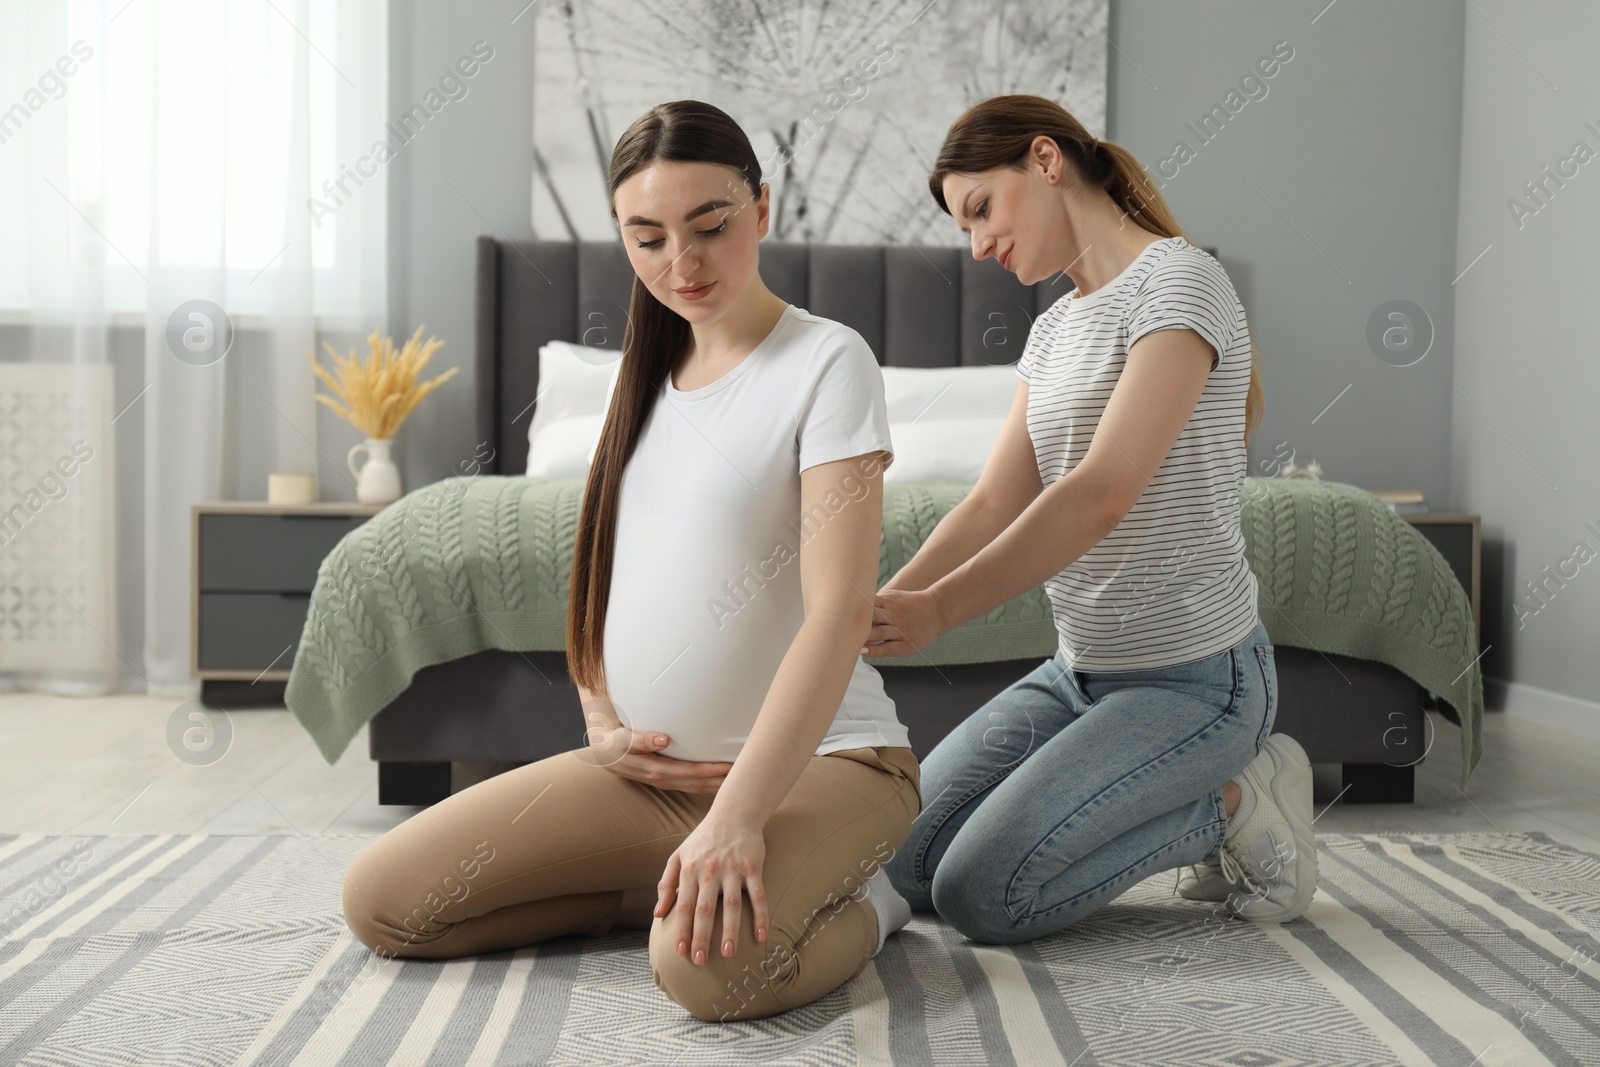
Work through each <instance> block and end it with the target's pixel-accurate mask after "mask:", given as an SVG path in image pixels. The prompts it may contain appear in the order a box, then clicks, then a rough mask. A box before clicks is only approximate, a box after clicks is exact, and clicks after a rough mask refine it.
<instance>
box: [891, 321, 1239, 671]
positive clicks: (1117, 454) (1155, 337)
mask: <svg viewBox="0 0 1600 1067" xmlns="http://www.w3.org/2000/svg"><path fill="white" fill-rule="evenodd" d="M1214 358H1216V351H1215V349H1213V348H1212V347H1211V345H1209V344H1208V343H1207V342H1206V341H1205V340H1204V339H1202V338H1201V336H1200V335H1199V334H1198V333H1196V332H1195V331H1194V330H1190V329H1163V330H1157V331H1155V332H1152V333H1149V334H1146V335H1145V336H1143V337H1141V338H1140V339H1139V340H1138V341H1136V342H1135V343H1134V344H1133V346H1132V347H1131V348H1130V349H1129V352H1128V359H1127V363H1126V365H1125V366H1124V367H1123V370H1122V373H1121V375H1120V376H1119V377H1118V379H1117V385H1116V387H1115V388H1114V389H1113V390H1112V392H1111V398H1110V399H1109V400H1108V401H1107V402H1106V407H1105V411H1104V412H1103V413H1102V414H1101V416H1100V422H1099V425H1098V426H1097V427H1096V428H1095V434H1094V439H1093V440H1092V441H1091V442H1090V443H1089V450H1088V452H1087V453H1086V454H1085V455H1084V457H1083V460H1082V461H1081V462H1079V463H1078V465H1077V466H1076V467H1074V468H1073V469H1072V470H1070V471H1068V472H1067V473H1066V475H1064V476H1063V477H1061V478H1059V479H1057V481H1056V482H1055V483H1054V484H1052V485H1051V486H1050V488H1048V489H1046V490H1044V491H1043V492H1042V493H1040V494H1038V496H1036V497H1035V498H1034V499H1033V501H1032V502H1031V503H1029V504H1028V505H1027V507H1026V508H1025V509H1023V511H1022V513H1021V515H1020V516H1018V517H1017V518H1016V520H1015V521H1013V522H1011V523H1010V525H1009V526H1007V527H1006V529H1005V530H1004V531H1003V532H1001V533H1000V534H999V535H998V536H996V537H995V538H994V539H993V540H992V541H990V542H989V544H988V545H986V546H985V547H984V548H982V549H981V550H979V551H978V552H977V553H976V554H975V555H974V556H972V558H971V559H969V560H967V561H966V562H965V563H963V564H961V565H960V566H958V567H956V568H955V569H953V570H952V571H950V572H949V573H948V574H946V575H944V576H943V577H941V578H940V579H939V580H938V581H936V582H934V583H933V584H932V585H930V586H929V587H928V588H927V589H926V590H923V591H922V592H919V593H905V592H901V593H895V592H887V591H886V592H884V593H881V594H880V595H879V597H878V600H877V601H876V610H875V611H874V614H873V627H872V632H871V635H870V637H869V638H868V641H869V644H868V653H867V654H868V655H869V656H905V655H910V654H911V653H912V652H914V651H918V650H920V649H923V648H926V647H927V646H928V645H929V644H931V643H932V642H933V640H934V639H935V638H937V637H938V636H939V635H940V634H942V633H944V632H946V631H948V630H952V629H954V628H955V627H957V626H960V625H961V624H962V623H964V622H967V621H968V620H969V619H974V618H977V617H978V616H979V615H983V614H985V613H987V612H990V611H993V610H994V609H995V608H997V607H999V606H1000V605H1001V604H1004V603H1006V602H1008V601H1010V600H1012V599H1014V598H1016V597H1018V596H1020V595H1022V594H1023V593H1025V592H1027V591H1028V590H1030V589H1032V588H1034V587H1035V586H1037V585H1039V584H1040V583H1042V582H1044V581H1045V580H1046V579H1048V578H1050V577H1052V576H1054V575H1056V574H1058V573H1059V572H1060V571H1061V569H1062V568H1064V567H1066V566H1067V565H1068V564H1070V563H1071V562H1072V561H1073V560H1075V559H1077V558H1078V557H1079V556H1081V555H1083V554H1084V553H1085V552H1087V551H1089V549H1091V548H1093V547H1094V546H1095V545H1096V544H1098V543H1099V542H1100V540H1101V539H1102V538H1104V537H1105V536H1106V534H1108V533H1110V532H1111V531H1112V530H1114V529H1116V527H1117V524H1118V523H1120V522H1121V521H1122V517H1123V516H1124V515H1126V514H1127V513H1128V510H1129V509H1130V508H1132V507H1133V505H1134V504H1135V503H1137V502H1138V500H1139V497H1141V496H1142V495H1144V491H1145V488H1146V487H1147V486H1148V485H1149V484H1150V480H1151V479H1152V478H1153V477H1154V476H1155V472H1156V469H1157V468H1158V467H1160V466H1161V463H1162V461H1163V460H1165V458H1166V455H1167V453H1168V452H1169V451H1171V449H1172V446H1173V444H1174V443H1175V442H1176V441H1177V439H1178V435H1179V434H1180V433H1182V432H1183V428H1184V426H1185V425H1187V424H1188V421H1189V417H1190V416H1191V415H1192V414H1193V412H1194V408H1195V405H1196V404H1198V403H1199V402H1200V394H1201V393H1202V392H1203V391H1204V389H1205V382H1206V377H1207V375H1209V374H1210V372H1211V364H1212V361H1213V359H1214ZM1013 414H1015V412H1013ZM1003 436H1004V435H1003V434H1002V437H1003ZM999 447H1000V446H999V444H997V445H996V449H997V450H998V449H999ZM1029 452H1030V454H1031V452H1032V449H1031V447H1030V449H1029ZM992 464H993V457H991V465H992ZM984 473H985V474H987V473H988V468H987V467H985V470H984ZM930 540H931V539H930ZM919 555H920V553H919ZM913 562H914V561H913ZM908 569H909V568H908ZM886 589H887V587H886Z"/></svg>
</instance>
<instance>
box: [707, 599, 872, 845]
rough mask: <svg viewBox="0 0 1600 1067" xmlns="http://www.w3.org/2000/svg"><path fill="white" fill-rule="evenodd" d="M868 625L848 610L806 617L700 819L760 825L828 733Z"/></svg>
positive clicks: (863, 617) (865, 617) (866, 617)
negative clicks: (715, 795)
mask: <svg viewBox="0 0 1600 1067" xmlns="http://www.w3.org/2000/svg"><path fill="white" fill-rule="evenodd" d="M870 626H871V616H870V615H869V614H867V613H866V612H864V611H862V610H860V609H858V608H856V607H854V606H853V605H852V606H847V607H844V608H840V609H837V610H831V611H830V610H827V609H823V610H819V611H817V612H814V613H812V614H808V615H807V616H806V621H805V622H804V623H802V624H801V626H800V631H799V632H798V633H797V634H795V638H794V640H793V641H792V642H791V643H790V645H789V651H788V653H787V654H786V655H785V656H784V657H783V662H782V663H780V664H779V665H778V671H777V673H776V674H775V675H774V676H773V679H772V686H771V688H770V689H768V690H767V697H766V700H765V701H764V702H763V703H762V705H761V711H760V713H759V714H758V715H757V716H756V722H755V725H754V726H753V727H751V729H750V736H749V738H748V739H747V740H746V741H745V743H744V748H743V749H742V750H741V751H740V753H739V757H738V759H736V760H734V763H733V769H732V770H731V771H729V772H728V777H727V779H726V780H725V781H724V782H723V783H722V788H721V789H719V790H718V791H717V798H716V800H714V801H712V804H711V809H710V811H709V812H707V816H706V817H707V818H711V817H713V816H716V817H720V818H728V819H734V820H740V821H748V822H750V823H752V824H753V825H756V826H765V825H766V822H767V820H768V819H770V818H771V817H772V813H773V812H774V811H776V810H777V809H778V805H779V804H780V803H782V801H783V798H784V797H786V796H788V794H789V789H790V787H792V786H793V785H794V783H795V782H796V781H797V780H798V779H799V777H800V774H801V772H802V771H804V770H805V767H806V764H807V763H808V762H809V761H810V760H811V758H812V757H813V756H814V755H815V754H816V751H817V746H818V745H820V744H821V743H822V739H823V738H824V737H826V736H827V733H828V727H829V726H830V725H832V723H833V719H834V716H835V715H836V714H837V713H838V710H839V705H840V704H841V703H842V702H843V701H844V694H845V690H846V689H848V688H849V686H850V676H851V674H852V673H853V672H854V671H855V665H856V658H857V656H858V655H859V651H860V648H861V646H862V644H864V643H865V641H866V636H867V632H868V630H869V629H870Z"/></svg>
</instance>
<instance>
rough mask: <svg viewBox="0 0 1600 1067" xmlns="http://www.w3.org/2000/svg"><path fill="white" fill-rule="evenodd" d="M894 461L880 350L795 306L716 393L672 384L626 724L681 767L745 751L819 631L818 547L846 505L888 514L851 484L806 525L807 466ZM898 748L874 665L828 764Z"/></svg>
mask: <svg viewBox="0 0 1600 1067" xmlns="http://www.w3.org/2000/svg"><path fill="white" fill-rule="evenodd" d="M880 450H881V451H884V452H891V453H892V452H893V445H892V443H891V442H890V439H889V416H888V407H887V404H886V403H885V401H884V390H883V375H882V372H881V371H880V370H879V368H878V362H877V359H876V358H875V357H874V356H873V354H872V349H871V348H870V347H869V346H868V345H867V342H866V341H865V339H863V338H862V336H861V335H860V334H859V333H857V332H856V331H855V330H852V329H850V328H849V327H848V326H845V325H843V324H842V323H838V322H834V321H833V320H831V319H824V318H820V317H818V316H816V315H812V314H811V313H809V312H807V311H805V310H803V309H801V308H797V307H795V306H794V305H792V304H791V305H789V306H788V307H786V308H785V309H784V312H783V315H782V316H781V317H780V318H779V319H778V322H777V325H776V326H774V327H773V328H772V332H771V333H769V334H768V335H767V337H766V339H765V340H763V341H762V342H761V343H760V344H759V345H757V346H756V347H755V349H754V350H753V351H752V352H751V353H750V354H749V355H748V356H746V357H745V359H744V360H743V361H742V362H740V363H739V364H738V365H737V366H735V367H734V368H733V369H732V370H730V371H728V372H727V373H726V374H724V375H723V376H722V377H721V378H718V379H717V380H716V381H714V382H712V383H711V384H710V385H707V386H703V387H702V388H699V389H691V390H688V391H687V392H685V391H682V390H679V389H678V388H676V387H675V386H674V385H673V384H672V379H671V377H670V376H668V378H667V380H666V382H665V383H664V385H663V390H662V393H661V394H660V395H658V396H657V397H656V401H655V404H654V405H653V406H652V408H651V411H650V415H649V417H648V418H647V419H646V420H645V424H644V428H643V430H642V431H641V433H640V436H639V441H638V444H637V445H636V446H635V449H634V453H633V456H632V457H631V458H630V459H629V460H628V465H627V466H626V467H625V468H624V469H623V474H622V485H621V495H620V498H619V500H618V507H617V537H616V550H615V558H614V562H613V564H612V573H611V594H610V600H609V601H608V603H607V605H606V625H605V671H606V684H607V687H608V689H609V690H610V698H611V702H612V704H613V706H614V707H615V708H616V711H617V715H618V717H619V718H620V719H621V720H622V722H623V724H624V725H626V726H628V727H630V728H632V729H635V730H644V731H652V732H654V731H659V732H662V733H665V734H667V735H668V736H669V737H670V738H671V743H670V744H668V746H667V747H666V748H665V749H662V750H661V751H662V752H664V753H665V754H666V755H668V756H672V757H674V758H677V759H686V760H732V759H734V758H735V757H736V756H738V754H739V752H740V750H741V749H742V748H743V746H744V743H745V740H746V739H747V738H748V737H749V735H750V729H751V727H752V726H754V725H755V721H756V716H757V714H758V713H759V712H760V710H761V705H762V703H763V702H764V701H765V700H766V697H767V690H768V689H769V688H770V686H771V684H772V680H773V677H774V675H776V674H777V671H778V665H779V664H780V663H781V662H782V661H783V658H784V656H785V655H787V654H788V651H789V645H790V644H791V642H792V641H793V640H794V637H795V634H796V633H798V632H799V630H800V624H801V623H802V622H803V621H804V620H805V610H804V605H803V602H802V599H801V590H800V547H801V545H802V544H803V543H804V542H805V541H806V540H809V538H810V537H811V536H813V535H814V534H815V532H816V531H817V530H818V529H820V527H821V524H822V523H823V522H825V521H826V520H827V519H828V518H831V517H832V515H834V514H837V513H839V512H840V511H841V510H842V509H843V508H845V507H852V506H860V507H881V506H882V501H881V500H880V499H878V498H876V497H868V496H865V494H864V490H865V484H864V483H862V482H860V481H858V480H857V481H847V482H843V483H841V490H842V492H839V493H835V494H833V495H832V496H831V497H830V498H827V503H826V505H825V506H826V508H827V511H828V513H829V514H828V515H826V516H824V515H818V514H817V513H816V512H815V511H813V513H812V515H811V516H808V519H809V522H808V523H807V524H802V522H801V516H800V472H801V471H803V470H805V469H806V468H807V467H812V466H815V465H816V464H818V463H827V462H830V461H832V460H838V459H848V458H850V457H852V456H859V455H863V454H865V453H869V452H877V451H880ZM863 592H864V593H865V594H866V595H868V596H870V595H871V594H872V592H873V590H863ZM883 745H888V746H906V747H909V745H910V739H909V737H908V735H907V733H906V728H905V727H904V726H903V725H901V723H900V721H899V719H898V718H897V717H896V715H895V706H894V701H893V700H892V699H891V698H890V697H889V696H888V695H887V694H886V693H885V692H884V689H883V679H882V677H881V676H880V675H879V674H878V672H877V670H876V669H875V668H874V667H873V666H872V665H871V664H869V663H867V662H866V661H865V660H863V659H860V658H859V657H858V658H857V659H856V661H855V672H854V674H852V675H851V678H850V683H849V688H848V689H847V690H846V692H845V695H844V700H843V702H842V703H841V705H840V707H839V711H838V714H837V715H836V716H835V717H834V720H833V724H832V725H831V726H830V727H829V728H828V733H827V735H826V736H825V737H824V738H823V740H822V743H821V744H820V745H819V746H818V747H817V755H823V754H825V753H828V752H833V751H835V750H837V749H843V748H870V747H878V746H883Z"/></svg>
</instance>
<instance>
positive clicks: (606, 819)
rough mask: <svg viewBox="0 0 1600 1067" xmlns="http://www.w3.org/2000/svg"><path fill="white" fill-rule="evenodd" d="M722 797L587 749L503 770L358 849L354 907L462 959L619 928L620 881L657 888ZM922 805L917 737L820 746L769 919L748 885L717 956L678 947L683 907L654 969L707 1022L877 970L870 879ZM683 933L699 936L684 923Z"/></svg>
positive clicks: (784, 813)
mask: <svg viewBox="0 0 1600 1067" xmlns="http://www.w3.org/2000/svg"><path fill="white" fill-rule="evenodd" d="M714 799H715V794H695V793H681V792H677V791H675V790H662V789H658V788H656V787H655V786H651V785H645V784H643V783H641V782H636V781H633V780H631V779H627V778H622V777H620V776H618V775H615V774H613V773H612V772H610V771H608V770H606V769H605V768H604V767H601V766H598V765H597V764H596V763H595V762H594V759H593V757H592V756H591V755H589V753H588V750H586V749H576V750H574V751H571V752H563V753H561V754H560V755H557V756H551V757H550V758H548V759H543V760H539V761H538V762H537V763H530V764H527V765H525V766H522V767H518V768H516V769H515V770H511V771H507V772H505V773H503V774H499V775H496V776H495V777H493V778H490V779H488V780H486V781H483V782H479V783H478V784H477V785H474V786H472V787H471V788H469V789H464V790H462V791H461V792H459V793H456V794H454V795H452V796H450V797H448V798H447V799H445V800H442V801H440V802H438V803H437V804H435V805H433V806H432V807H429V808H425V809H423V810H422V811H420V812H418V813H417V814H416V815H414V816H412V817H411V818H410V819H407V820H406V821H405V822H404V823H402V824H401V825H399V826H397V827H395V828H394V829H393V830H391V831H389V832H388V833H387V834H385V835H384V836H383V837H381V838H379V839H378V840H376V841H374V842H373V843H372V844H371V845H369V846H368V847H367V848H366V849H365V850H363V851H362V852H361V854H360V855H358V856H357V857H356V858H355V861H354V862H353V863H352V864H351V865H350V871H349V873H348V875H347V877H346V879H345V886H344V913H345V921H346V922H347V923H349V925H350V929H351V931H352V932H353V933H354V934H355V936H356V937H357V938H359V939H360V940H361V942H362V943H363V944H365V945H366V946H367V947H369V948H371V949H373V950H374V951H376V952H379V953H382V954H384V955H397V956H410V957H421V958H427V959H447V958H454V957H459V956H469V955H475V954H477V953H482V952H494V951H499V950H502V949H511V948H518V947H521V946H524V945H528V944H532V943H534V942H538V941H543V940H545V939H546V938H551V937H559V936H562V935H569V934H578V935H582V936H587V937H603V936H605V935H606V934H609V933H610V932H611V930H612V926H613V924H614V923H615V922H616V919H617V915H618V912H619V910H620V908H621V903H622V895H623V890H625V889H630V888H638V887H648V888H649V889H651V890H652V891H653V890H654V888H655V886H656V883H657V882H658V881H659V880H660V878H661V875H662V872H663V871H664V870H665V869H666V864H667V859H668V858H669V857H670V856H671V855H672V853H673V851H674V850H676V849H677V847H678V845H679V844H680V843H681V842H682V841H683V839H684V838H685V837H687V836H688V835H689V832H690V831H691V830H692V829H693V828H694V827H695V826H696V825H698V824H699V822H700V820H701V819H702V818H704V817H705V814H706V812H707V811H708V810H709V809H710V807H711V802H712V801H713V800H714ZM921 809H922V792H921V779H920V774H919V769H918V766H917V759H916V756H915V755H914V754H913V753H912V751H911V749H909V748H890V747H881V748H855V749H845V750H841V751H838V752H830V753H828V754H827V755H825V756H813V757H812V758H811V760H810V762H808V763H807V764H806V767H805V769H804V770H803V771H802V772H801V774H800V777H799V779H797V780H796V782H795V784H794V786H793V788H791V789H790V790H789V794H788V796H786V797H784V799H783V802H782V803H781V804H779V806H778V809H777V811H775V812H774V813H773V816H772V818H771V819H770V820H769V821H768V823H767V826H766V830H765V833H764V839H765V843H766V860H765V863H764V868H763V870H762V882H763V884H764V886H765V887H766V892H767V905H768V909H769V917H770V922H769V925H768V930H767V940H766V941H765V942H758V941H756V939H755V928H754V924H753V921H752V914H751V910H750V900H749V897H748V896H746V897H745V898H744V900H743V902H742V905H741V907H740V912H739V916H740V918H739V925H740V930H739V939H738V948H737V951H736V952H735V954H734V955H732V956H723V955H722V950H721V948H720V947H719V946H720V945H721V944H722V940H723V937H722V932H721V931H722V908H721V906H720V904H719V905H718V906H717V908H716V910H715V912H714V913H713V914H714V915H715V920H714V922H713V924H712V927H711V940H710V945H711V948H710V949H709V950H708V954H707V959H706V962H705V963H703V964H696V963H694V962H693V961H692V960H690V959H689V958H688V957H687V956H679V955H678V953H677V942H678V939H679V935H678V931H677V929H676V918H677V911H676V910H674V911H672V912H670V913H669V914H668V915H667V916H666V917H665V918H657V919H655V920H654V921H653V923H652V924H651V928H650V967H651V970H652V971H653V973H654V976H655V983H656V986H657V987H658V988H660V989H661V990H662V991H663V992H664V993H666V994H667V996H669V997H671V998H672V999H673V1000H674V1001H676V1002H677V1003H679V1004H681V1005H682V1006H683V1007H684V1008H686V1009H688V1011H689V1012H690V1013H691V1014H693V1015H695V1016H696V1017H698V1018H700V1019H706V1020H730V1021H731V1020H735V1019H759V1018H762V1017H764V1016H768V1015H774V1014H777V1013H778V1012H782V1011H787V1010H788V1009H790V1008H796V1007H799V1006H800V1005H802V1004H808V1003H810V1002H811V1001H813V1000H815V999H817V998H818V997H820V996H822V995H824V994H825V993H828V992H830V991H831V990H833V989H835V988H837V987H838V986H839V985H840V984H842V983H844V982H846V981H849V980H850V979H851V978H854V977H855V976H856V975H858V974H860V973H861V972H862V971H863V970H865V969H866V965H867V961H868V960H869V959H871V957H872V952H873V950H874V949H876V948H877V944H878V941H877V935H878V927H877V919H876V914H875V912H874V911H873V910H872V908H871V906H870V905H868V904H867V903H866V902H865V900H864V899H862V896H861V886H862V884H863V883H864V882H865V881H866V879H867V878H868V877H870V876H871V875H872V874H873V873H874V872H875V871H876V870H877V869H878V868H879V867H880V866H882V865H883V863H884V862H885V861H886V860H887V859H888V858H889V856H891V855H892V854H893V853H894V851H895V850H896V849H898V848H899V847H900V846H901V844H902V843H904V841H905V840H906V838H907V836H909V834H910V832H911V824H912V822H913V821H914V820H915V819H916V817H917V815H918V813H919V812H920V811H921ZM683 936H684V939H685V940H687V939H688V934H687V933H685V934H684V935H683Z"/></svg>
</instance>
